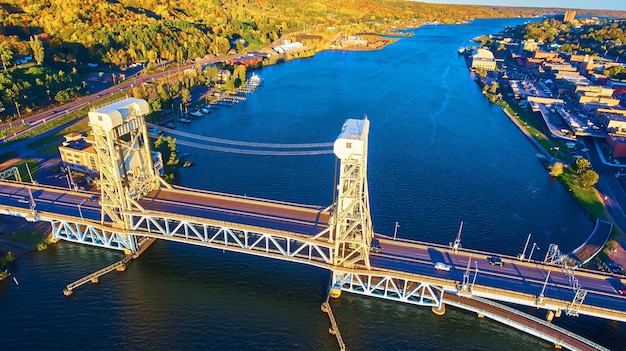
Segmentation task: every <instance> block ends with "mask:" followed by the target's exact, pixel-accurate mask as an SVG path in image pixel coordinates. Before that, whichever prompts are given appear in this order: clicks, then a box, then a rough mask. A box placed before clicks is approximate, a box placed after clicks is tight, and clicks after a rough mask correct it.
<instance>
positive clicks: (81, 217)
mask: <svg viewBox="0 0 626 351" xmlns="http://www.w3.org/2000/svg"><path fill="white" fill-rule="evenodd" d="M87 200H89V198H85V199H83V201H81V202H80V203H79V204H78V214H79V215H80V221H81V222H84V221H85V219H84V218H83V211H81V210H80V206H81V205H82V204H83V203H84V202H85V201H87Z"/></svg>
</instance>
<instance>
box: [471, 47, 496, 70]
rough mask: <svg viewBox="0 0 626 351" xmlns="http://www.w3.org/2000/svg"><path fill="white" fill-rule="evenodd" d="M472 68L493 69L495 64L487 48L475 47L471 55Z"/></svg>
mask: <svg viewBox="0 0 626 351" xmlns="http://www.w3.org/2000/svg"><path fill="white" fill-rule="evenodd" d="M472 68H482V69H484V70H487V71H495V70H496V69H497V66H496V59H495V58H494V57H493V53H492V52H491V51H489V50H487V49H476V51H474V53H473V55H472Z"/></svg>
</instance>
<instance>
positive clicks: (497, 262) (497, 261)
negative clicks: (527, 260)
mask: <svg viewBox="0 0 626 351" xmlns="http://www.w3.org/2000/svg"><path fill="white" fill-rule="evenodd" d="M487 261H489V264H490V265H492V266H500V267H502V266H504V262H502V258H500V256H495V255H493V256H489V257H487Z"/></svg>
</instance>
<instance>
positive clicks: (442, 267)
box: [435, 262, 452, 272]
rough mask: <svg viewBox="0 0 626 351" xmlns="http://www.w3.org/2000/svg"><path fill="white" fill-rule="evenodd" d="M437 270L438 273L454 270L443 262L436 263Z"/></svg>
mask: <svg viewBox="0 0 626 351" xmlns="http://www.w3.org/2000/svg"><path fill="white" fill-rule="evenodd" d="M435 269H436V270H438V271H445V272H449V271H450V269H452V267H450V265H448V264H445V263H443V262H436V263H435Z"/></svg>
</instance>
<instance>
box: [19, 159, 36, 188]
mask: <svg viewBox="0 0 626 351" xmlns="http://www.w3.org/2000/svg"><path fill="white" fill-rule="evenodd" d="M24 164H28V169H30V173H31V174H32V175H33V177H34V176H35V174H37V172H38V171H39V162H37V160H34V159H32V158H23V159H21V160H20V161H18V162H17V163H16V164H14V165H13V167H17V169H18V170H19V172H20V177H22V181H27V182H30V180H31V179H30V176H29V175H28V170H27V169H26V166H24Z"/></svg>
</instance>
